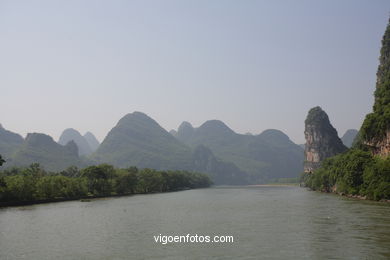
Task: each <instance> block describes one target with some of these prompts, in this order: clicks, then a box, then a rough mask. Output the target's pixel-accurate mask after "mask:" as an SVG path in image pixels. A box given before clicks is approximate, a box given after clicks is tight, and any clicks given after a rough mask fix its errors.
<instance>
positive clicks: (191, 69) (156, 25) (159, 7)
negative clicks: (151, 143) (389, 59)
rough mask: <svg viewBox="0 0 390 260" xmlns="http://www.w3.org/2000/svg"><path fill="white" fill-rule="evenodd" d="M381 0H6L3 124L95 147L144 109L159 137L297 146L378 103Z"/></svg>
mask: <svg viewBox="0 0 390 260" xmlns="http://www.w3.org/2000/svg"><path fill="white" fill-rule="evenodd" d="M389 16H390V1H388V0H374V1H370V0H364V1H361V0H323V1H315V0H307V1H304V0H284V1H280V0H269V1H265V0H264V1H260V0H259V1H251V0H245V1H239V0H236V1H229V0H197V1H195V0H177V1H173V0H139V1H131V0H128V1H120V0H112V1H108V0H107V1H92V0H89V1H88V0H86V1H79V0H68V1H55V0H49V1H4V0H0V97H1V100H0V123H1V124H2V125H3V127H4V128H6V129H8V130H10V131H13V132H17V133H20V134H22V135H23V136H25V135H26V134H27V133H30V132H39V133H46V134H49V135H50V136H52V137H53V138H54V139H55V140H58V138H59V136H60V135H61V132H62V131H63V130H64V129H66V128H75V129H77V130H79V131H80V132H81V133H82V134H84V133H85V132H86V131H91V132H92V133H94V134H95V135H96V137H97V138H98V139H99V140H100V141H102V140H103V139H104V137H105V136H106V134H107V133H108V131H110V130H111V129H112V128H113V127H114V126H115V124H116V123H117V122H118V120H119V119H120V118H121V117H123V116H124V115H126V114H127V113H132V112H134V111H141V112H144V113H146V114H147V115H149V116H150V117H152V118H153V119H154V120H156V121H157V122H158V123H159V124H160V125H161V126H162V127H163V128H165V129H166V130H168V131H169V130H171V129H177V128H178V126H179V125H180V123H181V122H182V121H188V122H190V123H192V125H193V126H195V127H198V126H200V125H201V124H202V123H204V122H205V121H206V120H211V119H219V120H222V121H223V122H225V123H226V124H227V125H228V126H229V127H230V128H232V129H233V130H234V131H236V132H238V133H247V132H251V133H253V134H259V133H261V132H262V131H264V130H266V129H270V128H273V129H279V130H281V131H283V132H284V133H286V134H287V135H288V136H289V137H290V138H291V139H292V140H293V141H294V142H296V143H304V134H303V131H304V120H305V118H306V116H307V112H308V110H309V109H310V108H312V107H314V106H317V105H319V106H321V107H322V108H323V109H324V110H325V111H326V112H327V113H328V115H329V118H330V120H331V123H332V124H333V126H334V127H335V128H336V129H337V130H338V132H339V135H342V134H343V133H344V132H345V131H346V130H347V129H349V128H355V129H358V128H360V125H361V123H362V121H363V119H364V116H365V115H366V114H367V113H369V112H370V111H371V109H372V104H373V92H374V89H375V82H376V70H377V67H378V57H379V51H380V47H381V39H382V36H383V33H384V30H385V28H386V25H387V21H388V19H389Z"/></svg>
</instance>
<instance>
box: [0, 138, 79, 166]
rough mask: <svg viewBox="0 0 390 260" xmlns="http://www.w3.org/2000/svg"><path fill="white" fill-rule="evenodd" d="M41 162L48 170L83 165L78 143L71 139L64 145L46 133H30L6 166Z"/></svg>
mask: <svg viewBox="0 0 390 260" xmlns="http://www.w3.org/2000/svg"><path fill="white" fill-rule="evenodd" d="M32 163H39V164H41V165H42V166H43V167H44V168H45V169H46V170H49V171H61V170H64V169H66V168H68V167H69V166H72V165H74V166H82V165H83V163H82V162H81V160H80V158H79V156H78V148H77V145H76V144H75V143H74V142H73V141H70V142H69V143H68V144H67V145H65V146H63V145H60V144H58V143H56V142H55V141H54V140H53V138H51V137H50V136H48V135H45V134H38V133H30V134H28V135H27V137H26V139H25V140H24V142H23V144H22V146H21V147H20V149H19V150H18V151H17V152H16V153H15V155H14V156H13V157H12V160H10V162H7V163H6V164H5V166H7V167H8V166H28V165H30V164H32Z"/></svg>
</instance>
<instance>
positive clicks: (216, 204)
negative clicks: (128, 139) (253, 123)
mask: <svg viewBox="0 0 390 260" xmlns="http://www.w3.org/2000/svg"><path fill="white" fill-rule="evenodd" d="M159 234H162V235H186V234H192V235H195V234H198V235H211V236H213V235H231V236H233V237H234V243H225V244H221V243H218V244H217V243H208V244H206V243H203V244H194V243H186V244H179V243H176V244H167V245H162V244H161V243H155V242H154V238H153V236H156V235H159ZM183 258H186V259H205V258H207V259H389V258H390V205H389V204H385V203H378V202H367V201H359V200H354V199H347V198H343V197H339V196H337V195H332V194H323V193H317V192H311V191H307V190H305V189H303V188H299V187H215V188H209V189H199V190H188V191H181V192H171V193H163V194H150V195H136V196H128V197H120V198H107V199H97V200H92V201H91V202H80V201H71V202H60V203H51V204H41V205H33V206H26V207H13V208H3V209H0V259H39V260H43V259H183Z"/></svg>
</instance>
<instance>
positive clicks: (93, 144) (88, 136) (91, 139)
mask: <svg viewBox="0 0 390 260" xmlns="http://www.w3.org/2000/svg"><path fill="white" fill-rule="evenodd" d="M84 138H85V140H86V141H87V143H88V144H89V147H90V148H91V149H92V151H93V152H94V151H96V150H97V148H98V147H99V145H100V142H99V140H98V139H97V138H96V137H95V135H94V134H93V133H91V132H89V131H88V132H86V133H85V134H84Z"/></svg>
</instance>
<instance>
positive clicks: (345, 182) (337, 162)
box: [303, 149, 390, 200]
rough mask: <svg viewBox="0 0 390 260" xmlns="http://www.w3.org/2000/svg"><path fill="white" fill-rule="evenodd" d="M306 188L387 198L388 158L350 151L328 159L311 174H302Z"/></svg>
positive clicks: (389, 190)
mask: <svg viewBox="0 0 390 260" xmlns="http://www.w3.org/2000/svg"><path fill="white" fill-rule="evenodd" d="M303 181H304V183H305V184H306V186H308V187H310V188H311V189H313V190H320V191H325V192H332V191H336V192H338V193H341V194H350V195H359V196H366V197H367V198H368V199H373V200H380V199H386V200H388V199H390V158H389V157H387V158H385V159H383V158H380V157H378V156H373V155H372V154H371V153H370V152H367V151H363V150H359V149H351V150H349V151H348V152H345V153H342V154H339V155H336V156H334V157H331V158H328V159H326V160H324V161H323V162H322V166H321V168H319V169H317V170H315V171H314V173H312V174H303Z"/></svg>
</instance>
